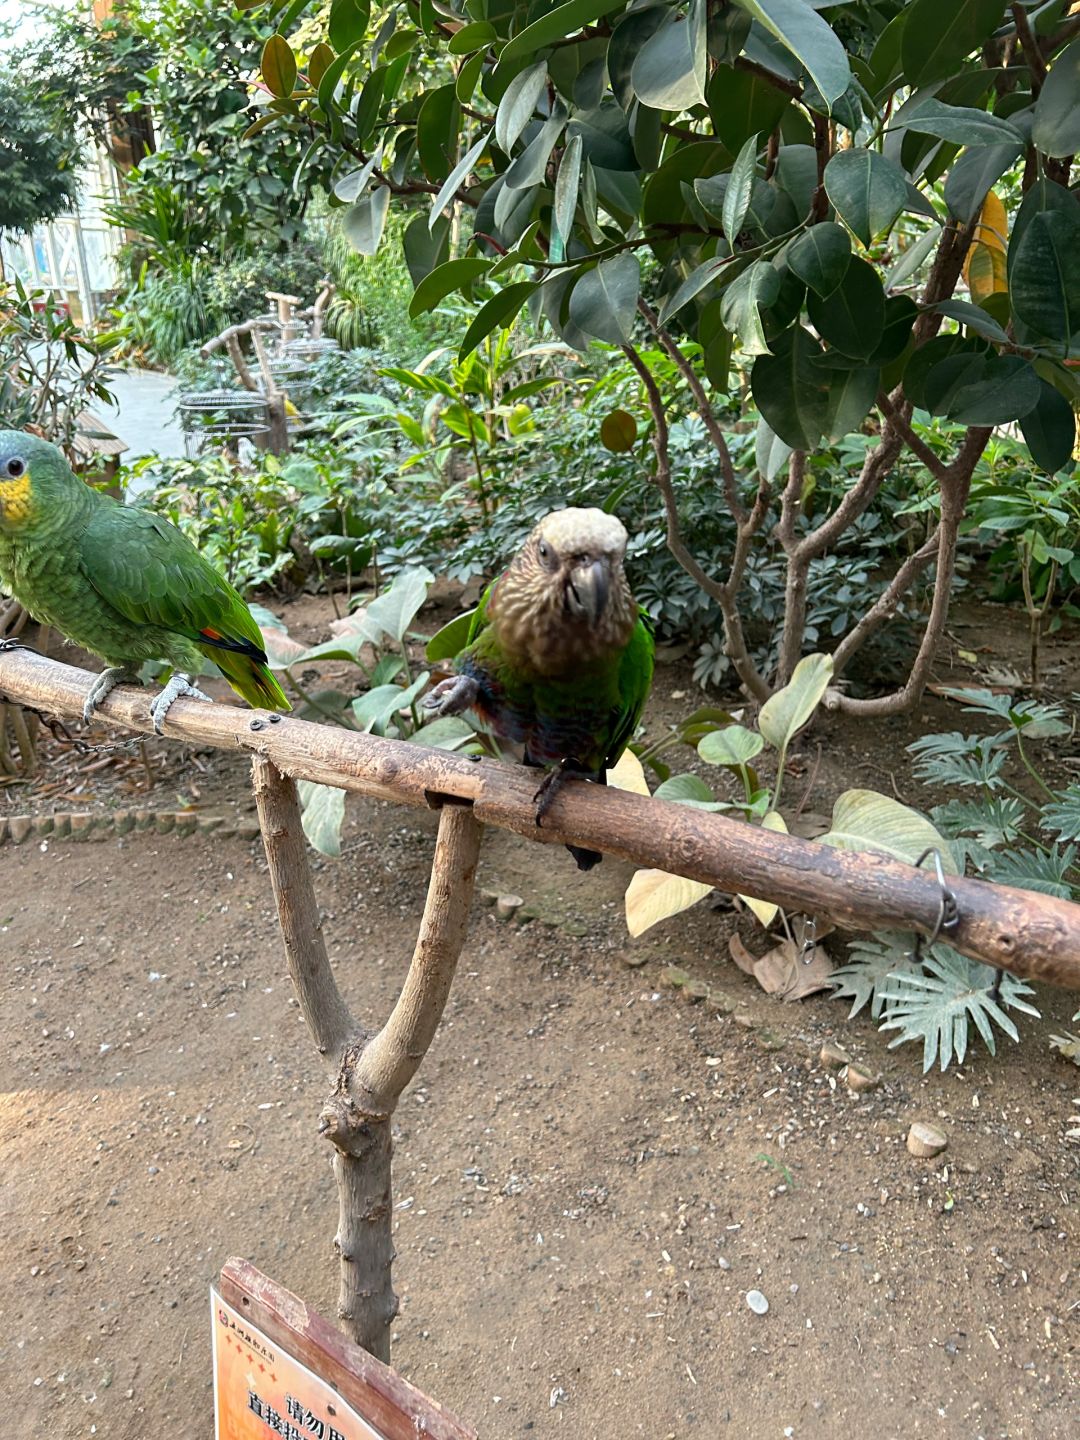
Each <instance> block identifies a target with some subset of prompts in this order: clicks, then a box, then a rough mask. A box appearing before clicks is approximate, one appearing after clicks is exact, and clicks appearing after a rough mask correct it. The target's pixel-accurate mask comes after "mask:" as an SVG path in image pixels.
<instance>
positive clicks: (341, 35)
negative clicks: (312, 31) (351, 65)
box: [327, 0, 371, 55]
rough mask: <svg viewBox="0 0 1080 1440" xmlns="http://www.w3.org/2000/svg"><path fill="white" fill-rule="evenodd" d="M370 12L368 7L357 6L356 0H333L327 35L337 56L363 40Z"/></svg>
mask: <svg viewBox="0 0 1080 1440" xmlns="http://www.w3.org/2000/svg"><path fill="white" fill-rule="evenodd" d="M370 10H371V6H370V5H360V4H357V0H333V4H332V5H331V6H330V19H329V21H328V22H327V35H328V36H329V38H330V44H331V45H332V46H333V47H334V49H335V50H336V51H337V53H338V54H339V55H340V54H342V52H343V51H345V50H348V49H349V47H350V46H355V45H358V44H359V43H360V41H361V40H363V38H364V36H365V35H366V34H367V27H368V20H369V18H370Z"/></svg>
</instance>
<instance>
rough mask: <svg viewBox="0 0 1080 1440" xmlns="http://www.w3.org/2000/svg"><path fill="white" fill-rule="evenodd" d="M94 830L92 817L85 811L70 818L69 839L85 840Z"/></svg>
mask: <svg viewBox="0 0 1080 1440" xmlns="http://www.w3.org/2000/svg"><path fill="white" fill-rule="evenodd" d="M93 828H94V817H93V815H91V814H90V813H89V812H88V811H86V810H80V811H79V812H78V813H77V814H75V815H72V817H71V838H72V839H73V840H85V839H86V838H87V837H88V836H89V834H90V831H91V830H92V829H93Z"/></svg>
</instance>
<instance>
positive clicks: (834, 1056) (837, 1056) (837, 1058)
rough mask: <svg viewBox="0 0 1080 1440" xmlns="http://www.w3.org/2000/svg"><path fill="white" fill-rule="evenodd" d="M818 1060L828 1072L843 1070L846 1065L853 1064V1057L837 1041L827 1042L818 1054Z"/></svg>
mask: <svg viewBox="0 0 1080 1440" xmlns="http://www.w3.org/2000/svg"><path fill="white" fill-rule="evenodd" d="M818 1059H819V1060H820V1061H821V1063H822V1065H824V1066H825V1069H826V1070H843V1068H844V1066H845V1065H850V1064H851V1056H850V1055H849V1054H848V1053H847V1051H846V1050H845V1049H844V1047H843V1046H842V1045H838V1044H837V1043H836V1041H835V1040H826V1041H825V1044H824V1045H822V1047H821V1050H820V1051H819V1053H818Z"/></svg>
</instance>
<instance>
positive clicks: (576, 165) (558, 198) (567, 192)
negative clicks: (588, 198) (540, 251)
mask: <svg viewBox="0 0 1080 1440" xmlns="http://www.w3.org/2000/svg"><path fill="white" fill-rule="evenodd" d="M580 181H581V136H580V135H573V136H571V138H570V139H569V140H568V141H567V143H566V149H565V150H564V151H563V156H562V159H561V160H560V162H559V173H558V175H557V176H556V179H555V206H554V210H553V212H552V213H553V216H554V220H555V233H554V235H552V237H551V257H550V258H551V260H552V261H553V262H558V261H559V260H561V259H562V258H563V256H564V255H565V254H566V242H567V241H568V240H569V239H570V233H571V231H572V230H573V228H574V211H575V210H576V209H577V197H578V185H579V184H580ZM556 240H557V241H558V250H559V253H558V254H556V253H555V252H556Z"/></svg>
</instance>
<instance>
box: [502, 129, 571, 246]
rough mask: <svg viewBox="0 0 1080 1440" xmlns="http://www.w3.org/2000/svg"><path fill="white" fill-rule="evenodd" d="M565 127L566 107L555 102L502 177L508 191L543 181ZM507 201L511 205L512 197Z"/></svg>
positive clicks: (525, 187) (524, 188) (523, 188)
mask: <svg viewBox="0 0 1080 1440" xmlns="http://www.w3.org/2000/svg"><path fill="white" fill-rule="evenodd" d="M565 126H566V107H565V106H564V105H563V104H562V102H561V101H556V103H555V108H554V109H553V110H552V112H551V114H550V115H549V116H548V118H547V119H546V120H545V121H544V123H543V125H541V127H540V129H539V130H538V131H537V133H536V135H535V136H534V137H533V139H532V140H530V141H529V143H528V145H526V147H525V149H524V150H523V151H522V152H521V154H520V155H519V156H518V157H517V159H516V160H515V161H514V163H513V164H512V165H511V166H510V169H509V170H507V172H506V175H505V176H504V177H503V183H504V185H505V186H506V188H507V189H508V190H526V189H528V188H529V186H531V185H539V184H540V183H541V182H542V181H543V179H544V177H545V174H546V171H547V164H548V161H549V160H550V159H551V152H552V150H554V148H555V142H556V141H557V140H558V138H559V136H560V135H561V134H562V132H563V130H564V128H565ZM508 201H509V202H510V203H512V202H513V197H508ZM496 218H498V217H496Z"/></svg>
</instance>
